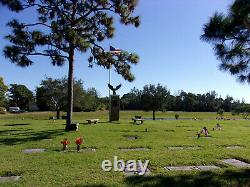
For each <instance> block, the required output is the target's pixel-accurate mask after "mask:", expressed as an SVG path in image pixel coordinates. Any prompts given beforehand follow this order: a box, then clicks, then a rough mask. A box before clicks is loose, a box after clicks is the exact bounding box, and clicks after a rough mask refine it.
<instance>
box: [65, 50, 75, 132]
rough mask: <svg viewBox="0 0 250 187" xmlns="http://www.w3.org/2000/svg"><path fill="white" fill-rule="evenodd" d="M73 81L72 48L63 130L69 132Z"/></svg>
mask: <svg viewBox="0 0 250 187" xmlns="http://www.w3.org/2000/svg"><path fill="white" fill-rule="evenodd" d="M73 81H74V48H73V47H71V49H70V52H69V74H68V98H67V122H66V128H65V130H67V131H68V130H71V122H72V113H73V85H74V84H73Z"/></svg>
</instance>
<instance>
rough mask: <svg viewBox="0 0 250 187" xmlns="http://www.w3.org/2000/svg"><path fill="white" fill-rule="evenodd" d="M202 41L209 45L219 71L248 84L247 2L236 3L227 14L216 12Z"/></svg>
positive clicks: (249, 7) (249, 11) (249, 21)
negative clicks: (218, 62)
mask: <svg viewBox="0 0 250 187" xmlns="http://www.w3.org/2000/svg"><path fill="white" fill-rule="evenodd" d="M203 32H204V33H203V35H202V36H201V39H202V40H203V41H206V42H208V43H211V44H212V45H213V47H214V51H215V55H216V56H217V57H218V59H219V60H220V61H221V62H222V63H221V64H220V69H221V70H224V71H229V72H230V73H231V74H232V75H236V76H237V77H238V79H239V80H240V81H241V82H245V81H246V82H248V83H250V71H249V70H250V64H249V63H250V1H249V0H235V2H234V3H233V4H232V5H231V7H230V10H229V12H228V14H227V15H225V14H223V13H218V12H217V13H215V14H214V15H213V17H212V18H210V20H209V22H208V23H207V24H205V25H204V28H203Z"/></svg>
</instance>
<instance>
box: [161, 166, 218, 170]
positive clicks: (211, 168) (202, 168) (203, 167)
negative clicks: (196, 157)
mask: <svg viewBox="0 0 250 187" xmlns="http://www.w3.org/2000/svg"><path fill="white" fill-rule="evenodd" d="M164 169H165V170H169V171H191V170H200V171H209V170H215V169H220V168H219V167H218V166H214V165H208V166H166V167H164Z"/></svg>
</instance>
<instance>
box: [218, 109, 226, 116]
mask: <svg viewBox="0 0 250 187" xmlns="http://www.w3.org/2000/svg"><path fill="white" fill-rule="evenodd" d="M217 114H218V115H220V116H221V117H222V116H223V114H224V110H223V109H219V110H218V112H217Z"/></svg>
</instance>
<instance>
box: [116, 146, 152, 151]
mask: <svg viewBox="0 0 250 187" xmlns="http://www.w3.org/2000/svg"><path fill="white" fill-rule="evenodd" d="M119 149H120V150H121V151H149V150H151V149H150V148H147V147H131V148H119Z"/></svg>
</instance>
